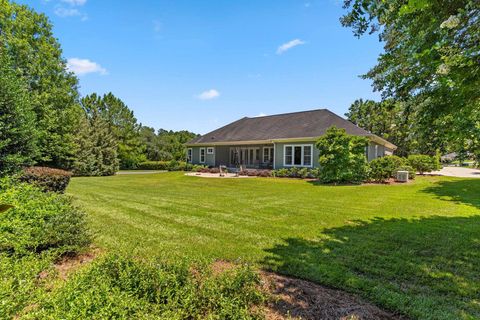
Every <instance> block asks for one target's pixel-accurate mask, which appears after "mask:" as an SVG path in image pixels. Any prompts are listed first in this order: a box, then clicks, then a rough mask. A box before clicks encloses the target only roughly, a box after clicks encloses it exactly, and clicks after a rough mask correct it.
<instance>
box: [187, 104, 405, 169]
mask: <svg viewBox="0 0 480 320" xmlns="http://www.w3.org/2000/svg"><path fill="white" fill-rule="evenodd" d="M331 126H336V127H337V128H344V129H345V130H346V132H347V133H348V134H352V135H358V136H364V137H367V138H368V139H369V140H370V143H369V145H368V147H367V148H366V150H365V152H366V156H367V159H368V160H369V161H370V160H372V159H375V158H378V157H382V156H385V155H389V154H392V153H393V151H394V150H395V149H396V146H395V145H393V144H392V143H390V142H388V141H386V140H385V139H383V138H381V137H379V136H377V135H374V134H372V133H370V132H368V131H366V130H364V129H362V128H360V127H358V126H356V125H355V124H353V123H351V122H350V121H348V120H345V119H344V118H342V117H340V116H338V115H336V114H335V113H333V112H331V111H329V110H327V109H319V110H310V111H303V112H292V113H284V114H277V115H272V116H264V117H255V118H248V117H244V118H242V119H240V120H237V121H235V122H232V123H230V124H228V125H226V126H224V127H221V128H219V129H217V130H214V131H212V132H209V133H207V134H205V135H202V136H199V137H197V138H195V139H193V140H191V141H190V142H188V143H187V144H186V146H187V160H188V161H189V162H190V163H193V164H203V165H207V166H215V167H218V166H221V165H224V166H227V167H236V166H237V165H243V166H245V167H247V168H272V169H279V168H286V167H317V166H318V160H317V159H318V157H319V152H318V149H316V147H315V142H316V141H317V139H318V138H319V137H320V136H321V135H323V134H324V133H325V132H326V130H327V129H328V128H329V127H331Z"/></svg>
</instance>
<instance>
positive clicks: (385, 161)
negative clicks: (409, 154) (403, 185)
mask: <svg viewBox="0 0 480 320" xmlns="http://www.w3.org/2000/svg"><path fill="white" fill-rule="evenodd" d="M405 163H406V160H405V159H404V158H400V157H397V156H386V157H381V158H376V159H374V160H372V161H370V162H369V163H368V168H369V172H368V175H369V178H370V179H371V180H374V181H377V182H382V181H385V180H388V179H390V178H395V177H396V174H397V171H398V170H399V168H401V167H402V166H404V165H405Z"/></svg>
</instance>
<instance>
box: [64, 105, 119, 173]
mask: <svg viewBox="0 0 480 320" xmlns="http://www.w3.org/2000/svg"><path fill="white" fill-rule="evenodd" d="M82 106H83V109H84V115H83V117H82V118H81V121H79V128H78V131H77V134H76V142H77V145H78V149H77V155H76V159H75V162H74V165H73V173H74V174H75V175H78V176H108V175H113V174H115V172H117V171H118V168H119V164H118V158H117V140H116V139H115V137H114V135H113V134H112V132H111V130H110V128H109V125H108V123H107V122H106V121H105V120H104V119H103V118H102V116H101V115H100V113H99V110H98V107H97V105H96V104H95V103H92V101H91V99H82Z"/></svg>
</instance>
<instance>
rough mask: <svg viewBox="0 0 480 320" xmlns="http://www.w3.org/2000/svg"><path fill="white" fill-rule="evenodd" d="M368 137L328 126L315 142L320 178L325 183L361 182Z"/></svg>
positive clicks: (365, 164) (364, 170)
mask: <svg viewBox="0 0 480 320" xmlns="http://www.w3.org/2000/svg"><path fill="white" fill-rule="evenodd" d="M367 145H368V139H367V138H365V137H359V136H354V135H349V134H347V133H346V132H345V129H338V128H336V127H330V128H329V129H328V130H327V132H326V133H325V134H324V135H323V136H321V137H320V138H319V139H318V140H317V143H316V146H317V149H318V150H319V152H320V156H319V159H318V162H319V164H320V180H321V181H322V182H325V183H332V182H333V183H342V182H361V181H363V180H364V179H365V177H366V167H367V158H366V154H365V148H366V147H367Z"/></svg>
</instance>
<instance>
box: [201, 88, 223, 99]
mask: <svg viewBox="0 0 480 320" xmlns="http://www.w3.org/2000/svg"><path fill="white" fill-rule="evenodd" d="M219 96H220V92H218V91H217V90H215V89H210V90H207V91H203V92H202V93H200V94H199V95H198V96H197V98H198V99H200V100H211V99H215V98H218V97H219Z"/></svg>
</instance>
